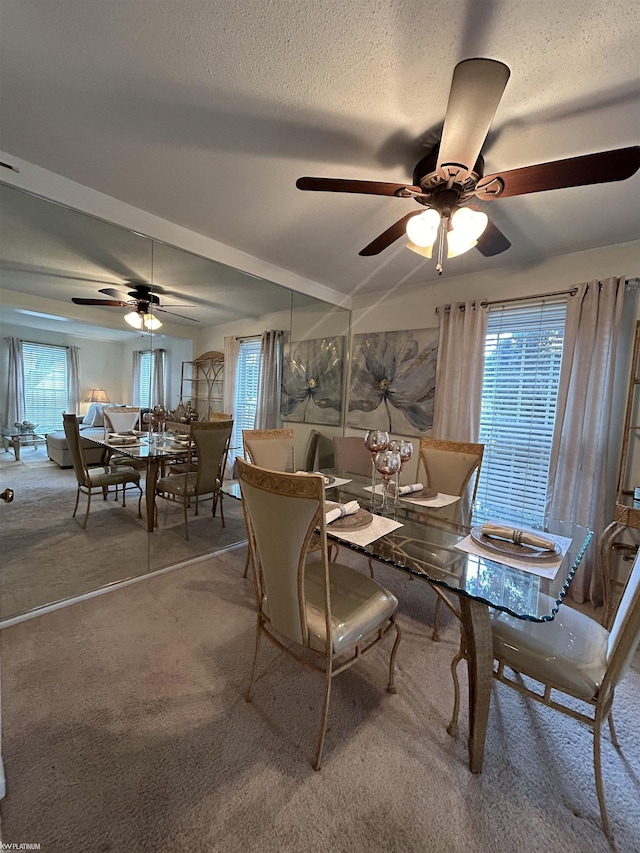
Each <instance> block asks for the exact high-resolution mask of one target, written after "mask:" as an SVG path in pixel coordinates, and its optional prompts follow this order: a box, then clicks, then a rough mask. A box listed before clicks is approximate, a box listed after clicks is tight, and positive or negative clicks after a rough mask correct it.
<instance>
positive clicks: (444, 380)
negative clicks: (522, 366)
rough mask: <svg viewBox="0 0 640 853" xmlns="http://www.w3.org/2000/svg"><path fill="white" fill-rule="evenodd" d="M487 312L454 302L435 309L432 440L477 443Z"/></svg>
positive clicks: (476, 305) (480, 306)
mask: <svg viewBox="0 0 640 853" xmlns="http://www.w3.org/2000/svg"><path fill="white" fill-rule="evenodd" d="M487 311H488V308H487V306H486V305H483V304H481V303H480V302H455V303H453V304H451V305H441V306H440V307H439V308H438V309H437V313H438V322H439V337H438V361H437V365H436V394H435V403H434V417H433V436H434V438H443V439H448V440H449V441H477V440H478V434H479V431H480V405H481V402H482V377H483V373H484V342H485V337H486V334H487Z"/></svg>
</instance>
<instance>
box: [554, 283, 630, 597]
mask: <svg viewBox="0 0 640 853" xmlns="http://www.w3.org/2000/svg"><path fill="white" fill-rule="evenodd" d="M624 290H625V279H624V278H608V279H606V280H605V281H590V282H588V283H583V284H580V285H578V287H577V288H576V293H575V295H573V296H570V297H569V299H568V301H567V319H566V325H565V336H564V346H563V354H562V367H561V371H560V385H559V389H558V409H557V414H556V423H555V429H554V437H553V445H552V449H551V460H550V465H549V487H548V491H547V514H548V515H549V516H551V517H553V518H560V519H563V520H564V521H573V522H574V523H576V524H581V525H584V526H585V527H589V528H590V529H591V530H593V532H594V539H595V541H596V542H597V539H598V537H599V536H600V534H601V533H602V531H603V530H604V528H605V527H606V525H607V523H608V521H610V519H609V518H608V517H607V506H609V505H610V504H611V502H612V499H613V496H612V495H609V494H608V493H607V484H608V482H609V480H610V478H609V471H610V470H611V466H614V467H615V466H617V463H618V460H617V459H615V458H612V455H611V453H610V449H609V448H610V446H611V441H612V417H611V406H610V404H609V401H610V400H612V399H613V391H614V375H615V366H616V348H617V342H618V332H619V328H620V319H621V316H622V306H623V301H624ZM597 552H598V549H597V547H596V545H595V544H592V545H591V546H590V547H589V549H588V550H587V553H586V554H585V556H584V558H583V560H582V562H581V564H580V567H579V569H578V571H577V572H576V576H575V577H574V579H573V582H572V583H571V586H570V587H569V596H570V597H571V598H573V599H574V600H576V601H579V602H582V601H585V600H587V599H590V600H591V601H592V602H593V603H594V604H600V603H601V601H602V570H601V566H600V564H599V557H598V553H597Z"/></svg>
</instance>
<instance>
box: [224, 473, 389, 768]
mask: <svg viewBox="0 0 640 853" xmlns="http://www.w3.org/2000/svg"><path fill="white" fill-rule="evenodd" d="M237 466H238V477H239V480H240V487H241V489H242V499H243V504H242V505H243V507H244V514H245V520H246V524H247V532H248V536H249V547H250V549H251V554H252V557H253V564H254V566H255V567H256V571H255V572H254V577H255V592H256V607H257V622H256V644H255V652H254V658H253V666H252V670H251V678H250V682H249V688H248V691H247V695H246V698H247V701H250V700H251V692H252V688H253V682H254V680H255V675H256V670H257V665H258V656H259V649H260V640H261V638H262V637H263V636H264V637H267V638H268V639H269V640H271V642H272V643H273V644H274V645H275V646H276V647H277V648H279V649H280V650H281V651H283V652H285V653H286V654H288V655H290V656H291V657H293V658H294V659H295V660H297V661H298V662H299V663H301V664H303V665H305V666H308V667H310V668H311V669H313V670H314V671H315V672H318V673H320V674H322V675H323V676H324V701H323V707H322V714H321V718H320V732H319V735H318V742H317V747H316V754H315V759H314V762H313V766H314V769H316V770H319V769H320V763H321V760H322V746H323V742H324V736H325V730H326V726H327V716H328V712H329V696H330V692H331V682H332V679H333V678H334V676H336V675H338V673H340V672H343V671H344V670H345V669H347V668H348V667H349V666H351V665H352V664H353V663H355V662H356V660H357V659H358V658H359V657H360V656H361V655H362V654H363V653H364V652H366V651H368V650H369V649H370V648H372V647H373V646H375V645H376V644H377V643H378V642H380V641H381V640H382V639H383V638H384V637H385V636H386V634H387V633H388V632H389V631H390V630H391V629H392V628H394V629H395V632H396V638H395V642H394V644H393V648H392V650H391V658H390V662H389V682H388V685H387V689H388V690H389V692H390V693H395V686H394V665H395V656H396V652H397V649H398V644H399V642H400V630H399V628H398V626H397V624H396V610H397V607H398V601H397V599H396V597H395V596H394V595H392V594H391V593H390V592H388V591H387V590H386V589H385V588H384V587H383V586H381V585H380V584H379V583H377V582H376V581H374V580H373V579H372V578H369V577H367V576H366V575H363V574H362V573H360V572H358V571H356V570H355V569H352V568H350V567H348V566H343V565H341V564H340V563H333V562H330V561H329V559H328V556H327V534H326V527H325V502H324V482H323V480H322V477H320V476H310V475H308V474H288V473H283V472H279V471H269V470H266V469H264V468H258V467H256V466H255V465H250V464H249V463H247V462H245V461H244V460H243V459H238V460H237ZM316 529H319V530H320V537H321V541H322V545H321V548H320V555H319V559H314V560H307V556H308V549H309V543H310V541H311V539H312V537H313V536H314V531H315V530H316Z"/></svg>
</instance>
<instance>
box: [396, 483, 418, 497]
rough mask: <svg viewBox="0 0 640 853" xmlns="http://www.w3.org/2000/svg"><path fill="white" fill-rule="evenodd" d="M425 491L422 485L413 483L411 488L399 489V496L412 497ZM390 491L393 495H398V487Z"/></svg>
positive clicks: (401, 487)
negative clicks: (415, 493)
mask: <svg viewBox="0 0 640 853" xmlns="http://www.w3.org/2000/svg"><path fill="white" fill-rule="evenodd" d="M423 489H424V486H423V485H422V483H412V484H411V485H410V486H400V488H399V489H398V494H399V495H412V494H413V493H414V492H421V491H422V490H423ZM389 491H390V492H391V493H392V494H396V487H395V486H391V488H390V489H389Z"/></svg>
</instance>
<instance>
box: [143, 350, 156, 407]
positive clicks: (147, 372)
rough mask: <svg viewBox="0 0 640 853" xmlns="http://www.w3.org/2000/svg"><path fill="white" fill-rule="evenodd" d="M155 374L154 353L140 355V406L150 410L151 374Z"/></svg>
mask: <svg viewBox="0 0 640 853" xmlns="http://www.w3.org/2000/svg"><path fill="white" fill-rule="evenodd" d="M152 372H153V353H151V352H148V351H147V352H142V353H141V354H140V405H141V406H142V407H143V408H148V407H149V406H150V405H151V374H152Z"/></svg>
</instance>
